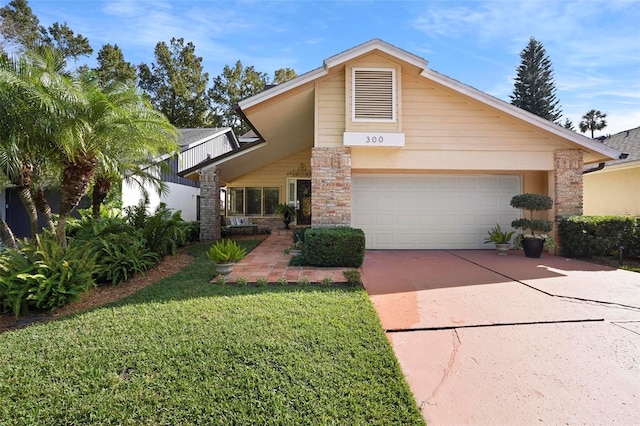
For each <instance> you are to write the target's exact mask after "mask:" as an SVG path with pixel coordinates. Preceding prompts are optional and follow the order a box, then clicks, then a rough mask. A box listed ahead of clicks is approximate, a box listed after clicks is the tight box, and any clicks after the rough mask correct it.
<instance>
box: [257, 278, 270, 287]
mask: <svg viewBox="0 0 640 426" xmlns="http://www.w3.org/2000/svg"><path fill="white" fill-rule="evenodd" d="M268 283H269V281H267V278H266V277H260V278H258V279H257V280H256V286H257V287H264V286H266V285H267V284H268Z"/></svg>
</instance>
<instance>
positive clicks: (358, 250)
mask: <svg viewBox="0 0 640 426" xmlns="http://www.w3.org/2000/svg"><path fill="white" fill-rule="evenodd" d="M364 243H365V237H364V232H363V231H362V229H354V228H349V227H336V228H312V229H307V230H306V232H305V233H304V246H303V248H302V257H303V258H304V261H305V264H306V265H310V266H348V267H353V268H358V267H360V266H361V265H362V262H363V261H364Z"/></svg>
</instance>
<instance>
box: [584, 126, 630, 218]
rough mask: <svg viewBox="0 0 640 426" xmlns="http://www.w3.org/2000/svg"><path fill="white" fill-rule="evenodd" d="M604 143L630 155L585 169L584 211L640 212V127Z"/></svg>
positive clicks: (606, 213) (614, 213)
mask: <svg viewBox="0 0 640 426" xmlns="http://www.w3.org/2000/svg"><path fill="white" fill-rule="evenodd" d="M601 143H603V144H604V145H607V146H609V147H612V148H614V149H617V150H619V151H622V152H623V153H625V154H626V158H623V159H619V160H614V161H607V162H606V163H603V164H602V165H599V166H597V167H594V166H590V167H587V168H586V169H585V175H584V214H586V215H613V216H625V215H629V216H640V127H636V128H635V129H631V130H625V131H624V132H620V133H616V134H615V135H611V136H608V137H606V138H604V139H602V140H601Z"/></svg>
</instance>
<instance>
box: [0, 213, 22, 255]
mask: <svg viewBox="0 0 640 426" xmlns="http://www.w3.org/2000/svg"><path fill="white" fill-rule="evenodd" d="M0 240H2V242H3V243H4V245H5V246H7V247H9V248H12V249H15V248H18V245H17V244H16V237H15V235H13V231H12V230H11V228H9V225H7V222H5V221H4V218H3V217H2V216H0Z"/></svg>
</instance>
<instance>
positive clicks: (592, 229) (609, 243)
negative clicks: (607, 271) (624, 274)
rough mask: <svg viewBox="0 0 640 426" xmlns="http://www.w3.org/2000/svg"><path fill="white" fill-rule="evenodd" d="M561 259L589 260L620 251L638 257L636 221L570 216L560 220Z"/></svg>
mask: <svg viewBox="0 0 640 426" xmlns="http://www.w3.org/2000/svg"><path fill="white" fill-rule="evenodd" d="M558 232H559V235H560V237H561V238H562V255H563V256H567V257H578V258H591V257H593V256H606V255H610V254H612V253H614V252H617V250H618V247H619V246H623V247H624V255H625V256H627V257H633V256H638V255H640V218H632V217H621V216H570V217H567V218H563V219H561V220H560V222H559V225H558Z"/></svg>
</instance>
